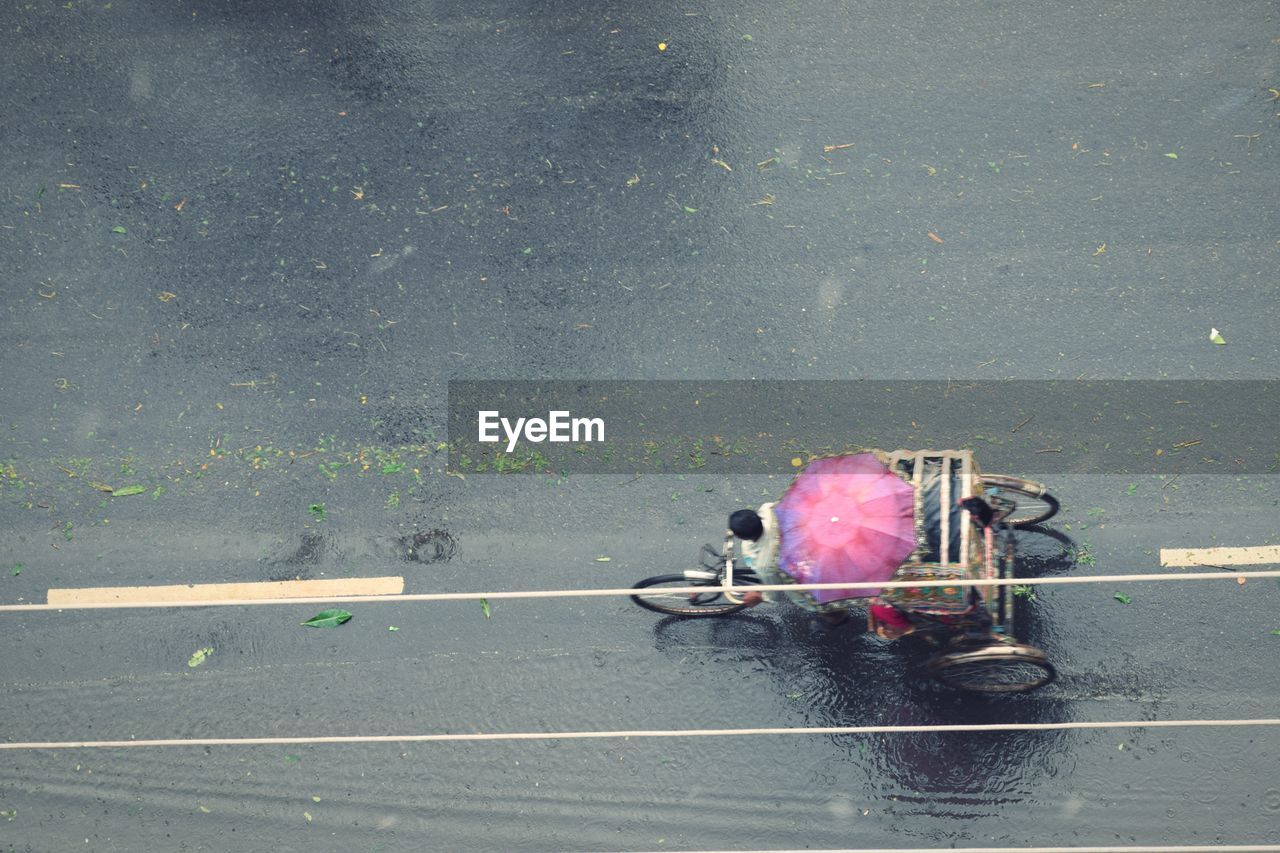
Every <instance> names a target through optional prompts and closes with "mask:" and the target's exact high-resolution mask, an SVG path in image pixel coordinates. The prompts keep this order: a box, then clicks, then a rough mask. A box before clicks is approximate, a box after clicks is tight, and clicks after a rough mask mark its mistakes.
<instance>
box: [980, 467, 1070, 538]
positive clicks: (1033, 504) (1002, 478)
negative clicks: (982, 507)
mask: <svg viewBox="0 0 1280 853" xmlns="http://www.w3.org/2000/svg"><path fill="white" fill-rule="evenodd" d="M982 488H983V490H984V491H985V492H986V493H987V494H988V495H994V496H995V497H997V498H1000V499H1002V500H1005V501H1010V502H1012V503H1013V504H1014V505H1015V506H1014V508H1013V512H1011V513H1009V515H1007V516H1006V517H1005V519H1004V520H1005V522H1006V523H1007V524H1010V525H1012V526H1013V527H1029V526H1031V525H1032V524H1039V523H1040V522H1042V521H1047V520H1049V519H1050V518H1053V517H1054V516H1055V515H1057V514H1058V499H1057V498H1055V497H1054V496H1053V495H1051V494H1049V492H1048V491H1046V490H1045V487H1044V484H1042V483H1037V482H1034V481H1032V480H1024V479H1023V478H1021V477H1010V476H1008V475H1007V474H983V475H982ZM993 490H994V491H993Z"/></svg>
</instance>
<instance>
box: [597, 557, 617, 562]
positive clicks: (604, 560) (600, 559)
mask: <svg viewBox="0 0 1280 853" xmlns="http://www.w3.org/2000/svg"><path fill="white" fill-rule="evenodd" d="M612 559H613V557H596V562H597V563H607V562H609V561H610V560H612Z"/></svg>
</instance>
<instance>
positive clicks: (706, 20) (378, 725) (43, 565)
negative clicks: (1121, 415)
mask: <svg viewBox="0 0 1280 853" xmlns="http://www.w3.org/2000/svg"><path fill="white" fill-rule="evenodd" d="M1277 39H1280V15H1277V12H1276V10H1275V7H1274V6H1273V5H1272V4H1267V3H1252V4H1243V5H1241V6H1239V7H1237V8H1234V9H1232V10H1231V11H1230V12H1229V13H1224V12H1223V11H1222V10H1219V9H1212V8H1209V7H1208V6H1203V5H1195V4H1173V5H1168V4H1131V5H1127V6H1124V7H1123V8H1116V7H1114V6H1113V5H1111V4H1103V3H1081V4H1074V5H1069V6H1068V5H1059V6H1055V7H1052V8H1047V9H1046V8H1036V9H1033V8H1030V7H1024V6H1021V5H1017V4H1001V3H983V4H976V5H961V4H956V5H929V6H926V5H923V4H921V5H913V6H902V5H883V6H882V5H877V4H852V3H844V4H812V3H805V4H800V5H798V6H787V7H781V6H777V5H766V4H750V3H749V4H745V5H744V4H737V5H735V6H733V7H732V8H730V7H725V8H715V7H707V6H696V5H695V6H691V7H682V6H669V5H659V6H655V7H650V8H648V9H646V10H636V9H632V8H629V7H627V6H622V5H604V6H600V5H591V6H576V5H571V4H564V3H559V4H551V5H548V6H543V7H539V8H537V9H536V10H535V9H532V8H526V7H524V6H520V5H518V4H502V3H471V4H456V5H453V6H450V7H447V8H446V7H440V6H426V5H415V4H408V3H370V4H361V5H359V6H358V7H357V6H352V5H339V4H305V5H304V4H292V5H291V4H270V5H266V6H257V5H250V4H234V3H231V4H219V5H209V6H206V5H203V4H200V3H190V2H183V3H178V4H141V3H131V2H118V0H113V2H112V3H101V2H95V3H88V4H82V3H79V2H73V3H70V4H65V5H64V4H55V3H48V4H44V3H33V4H18V5H10V6H8V7H6V8H5V9H4V10H3V11H0V55H3V56H4V57H5V59H4V61H3V64H2V66H0V75H2V76H0V80H3V82H4V84H5V85H4V86H3V87H0V116H2V117H3V120H2V122H0V143H2V144H0V187H2V188H3V189H2V192H3V193H4V195H3V200H2V201H0V272H2V273H3V281H4V284H5V286H4V288H3V291H2V292H0V311H2V312H3V313H2V315H0V316H2V317H3V319H2V321H0V344H2V347H0V353H3V356H2V357H3V382H0V412H2V413H3V419H4V423H5V425H6V426H5V432H4V437H3V441H2V444H0V457H2V458H3V463H2V464H3V466H4V467H3V471H2V472H0V474H2V476H0V498H2V500H0V547H2V549H3V551H2V554H3V559H4V560H5V562H6V565H4V566H3V568H4V571H3V572H2V573H0V590H2V591H0V600H3V601H4V602H5V603H18V602H31V601H42V600H43V599H44V595H45V592H46V590H48V589H49V588H53V587H73V586H102V585H125V584H152V583H198V582H213V581H227V580H268V579H287V578H293V577H342V576H350V575H384V574H403V575H404V576H405V578H406V583H407V587H408V591H410V592H425V591H454V590H480V589H512V588H563V587H573V586H605V585H609V586H613V585H620V584H626V583H630V582H631V581H634V580H636V579H638V578H640V577H643V576H645V575H648V574H653V573H657V572H661V571H667V570H671V569H673V568H676V567H679V566H681V565H683V564H686V563H687V562H689V561H691V560H692V559H693V558H694V556H695V555H696V549H697V546H698V545H699V544H701V543H702V542H707V541H713V540H714V539H715V537H716V535H717V534H718V532H719V530H720V526H721V524H722V521H721V519H722V518H723V516H724V514H725V513H726V512H727V511H729V510H732V509H734V508H736V507H738V506H741V505H746V504H748V503H752V502H758V501H760V500H762V499H763V498H764V497H772V496H776V495H777V494H778V493H779V492H780V491H781V489H782V487H783V486H784V482H783V481H781V480H778V479H772V480H771V479H767V478H763V477H746V476H743V477H724V476H711V475H695V474H690V475H687V476H682V475H674V474H665V475H659V474H646V475H645V476H643V477H641V478H640V479H638V480H637V479H633V478H632V477H627V476H612V475H611V476H586V475H581V476H580V475H570V476H569V477H567V478H565V477H558V476H551V475H540V476H527V477H525V476H518V477H492V476H489V477H486V476H478V475H473V476H468V477H467V478H466V479H460V478H458V477H454V476H449V475H448V474H446V473H445V468H446V459H445V457H444V454H443V453H439V452H437V451H436V450H435V448H436V447H437V446H438V443H439V442H440V441H441V440H443V439H444V438H445V435H444V433H443V429H444V426H443V425H444V408H445V406H444V394H445V387H446V386H445V383H446V382H447V381H448V380H449V379H454V378H513V377H516V378H518V377H550V378H579V377H591V378H629V379H647V378H690V377H695V378H703V379H715V378H752V377H758V378H770V379H790V378H833V379H852V378H861V377H876V378H889V377H915V378H924V379H943V378H950V377H954V378H975V379H1000V378H1020V379H1047V378H1055V379H1057V378H1068V379H1069V378H1074V377H1077V376H1082V377H1088V378H1135V379H1156V378H1199V379H1215V378H1232V379H1239V378H1275V377H1276V375H1277V373H1278V372H1280V371H1278V368H1280V350H1278V347H1277V343H1276V340H1277V338H1276V336H1275V334H1274V329H1275V328H1276V326H1277V322H1276V321H1277V305H1278V304H1280V303H1278V302H1277V299H1276V296H1277V293H1276V283H1275V269H1276V261H1277V252H1278V251H1280V245H1278V243H1277V233H1276V228H1275V223H1276V221H1277V208H1278V207H1280V204H1278V203H1277V199H1280V177H1278V176H1280V170H1277V168H1276V153H1275V152H1276V149H1275V136H1276V127H1277V121H1278V119H1277V117H1276V114H1277V112H1278V111H1280V104H1277V103H1276V102H1275V101H1274V99H1273V95H1274V94H1275V93H1274V92H1273V91H1269V89H1271V88H1273V87H1277V86H1280V61H1278V57H1280V45H1278V44H1277ZM659 43H665V44H666V45H667V49H666V50H665V51H660V50H659V49H658V44H659ZM1171 155H1176V156H1171ZM931 234H932V235H933V236H932V237H931V236H930V235H931ZM934 237H936V238H937V239H934ZM1211 327H1214V328H1217V329H1219V330H1220V331H1221V332H1222V333H1223V335H1224V337H1225V338H1226V340H1227V345H1226V346H1214V345H1212V344H1211V343H1209V340H1208V337H1209V329H1210V328H1211ZM365 466H368V467H365ZM1011 473H1018V472H1011ZM94 484H99V485H106V486H113V487H115V488H121V487H123V486H126V485H135V484H137V485H144V486H146V492H145V493H143V494H138V495H133V496H129V497H108V496H107V494H106V493H105V492H103V491H101V490H100V489H99V488H97V487H95V485H94ZM1050 485H1051V486H1052V488H1053V490H1054V491H1055V492H1056V493H1057V494H1058V495H1059V496H1060V497H1061V498H1062V500H1063V503H1064V512H1063V515H1062V516H1061V518H1060V519H1059V520H1058V522H1057V523H1056V524H1055V530H1056V535H1057V536H1058V539H1053V538H1049V537H1040V538H1039V539H1038V540H1032V541H1029V542H1028V543H1027V548H1028V553H1029V555H1030V558H1029V559H1028V561H1027V563H1026V564H1025V568H1026V570H1027V571H1029V572H1055V573H1066V572H1080V573H1110V572H1125V571H1144V570H1154V569H1155V568H1156V567H1157V565H1158V557H1157V555H1158V549H1159V548H1161V547H1193V546H1204V545H1213V544H1236V545H1250V544H1272V543H1274V542H1275V541H1276V540H1275V535H1274V521H1275V517H1276V503H1277V500H1278V499H1280V494H1278V493H1277V491H1278V489H1277V486H1278V484H1277V483H1276V479H1275V477H1274V476H1273V475H1272V476H1262V475H1256V476H1242V477H1234V476H1230V475H1223V474H1218V475H1208V476H1182V477H1180V478H1179V479H1178V480H1177V481H1176V482H1169V481H1167V480H1160V479H1159V478H1141V477H1135V476H1127V475H1120V474H1117V475H1109V476H1107V475H1090V476H1082V475H1077V476H1065V475H1064V476H1062V477H1060V478H1057V479H1056V480H1054V481H1053V482H1051V484H1050ZM319 505H323V519H321V518H320V517H319V516H320V515H321V513H320V512H319V511H315V510H311V509H310V508H311V507H313V506H319ZM1067 547H1070V548H1071V549H1072V550H1070V551H1067V550H1066V548H1067ZM598 556H610V557H611V558H612V559H611V561H610V562H608V563H601V562H597V561H596V559H595V558H596V557H598ZM1117 591H1120V590H1113V589H1111V588H1109V587H1106V586H1098V587H1092V586H1078V587H1058V588H1054V589H1051V590H1045V591H1042V592H1039V593H1038V594H1037V599H1036V601H1035V602H1028V603H1026V604H1025V605H1024V608H1023V609H1024V610H1025V611H1026V612H1025V613H1024V614H1023V615H1024V616H1025V617H1026V618H1025V619H1024V622H1025V623H1026V625H1027V627H1026V630H1025V636H1024V637H1023V639H1025V640H1027V641H1028V642H1031V643H1034V644H1036V645H1039V646H1041V647H1043V648H1045V649H1046V650H1047V651H1048V652H1049V653H1050V655H1051V657H1052V658H1053V660H1054V661H1055V662H1056V663H1057V664H1058V666H1059V669H1060V671H1061V678H1060V681H1059V683H1058V684H1055V685H1054V686H1052V687H1050V688H1048V689H1046V690H1044V691H1041V692H1040V693H1037V694H1035V695H1032V696H1026V697H1019V698H1016V699H1012V700H1002V701H1000V702H990V701H976V700H972V699H960V698H957V697H956V696H953V695H950V694H946V693H941V692H938V691H935V690H933V689H932V688H930V687H928V685H927V684H926V683H925V682H924V681H923V680H922V679H920V678H919V672H918V667H919V657H918V656H917V655H913V654H912V652H911V649H910V647H909V646H905V645H904V646H886V645H882V644H880V643H879V642H878V641H876V640H873V639H871V638H869V637H866V636H865V635H862V634H860V633H859V632H858V631H857V630H854V629H846V630H844V631H842V632H839V633H837V634H828V633H825V632H822V631H818V630H816V629H813V628H812V627H811V626H810V625H809V624H808V623H807V622H806V621H805V620H804V619H803V618H801V616H800V614H798V613H796V612H794V611H788V610H786V609H785V608H783V607H777V608H773V609H769V610H765V609H761V610H757V611H754V612H752V613H751V614H750V615H748V616H745V617H738V618H735V619H732V620H724V621H719V622H715V623H710V624H708V623H698V624H690V623H679V622H667V621H664V620H662V619H660V618H658V617H656V615H655V614H650V613H647V612H642V611H640V610H638V609H636V608H634V607H633V606H631V605H630V604H629V603H627V602H624V601H615V600H603V599H597V600H587V599H571V600H566V601H557V602H527V603H519V604H517V603H507V602H496V603H494V604H493V607H492V612H491V614H490V615H491V618H489V619H486V618H485V616H484V614H483V613H482V612H481V611H480V608H479V607H478V606H477V605H475V604H474V603H466V604H440V605H436V604H432V605H415V606H409V605H397V604H379V605H361V606H360V607H358V608H356V609H355V614H356V615H355V618H354V619H353V620H352V621H351V622H350V623H348V624H347V625H345V626H343V627H342V628H340V629H337V630H333V631H319V630H310V629H304V628H301V627H299V626H298V624H297V623H298V622H299V621H301V620H302V619H305V618H306V617H308V616H310V615H312V612H313V611H314V609H315V608H313V607H302V606H299V607H288V608H245V609H236V610H229V609H210V610H195V611H177V612H156V613H145V612H134V611H121V612H114V613H83V612H81V613H75V612H68V613H63V614H23V615H14V614H3V616H4V623H5V627H6V630H5V631H4V632H3V635H2V636H3V639H0V682H2V684H3V690H2V691H0V718H2V719H3V720H4V723H3V725H4V735H3V737H4V739H5V740H7V741H27V740H76V739H89V738H93V739H110V738H128V737H138V738H162V737H218V736H228V737H234V736H249V735H264V736H273V735H280V736H292V735H312V734H314V735H325V734H342V733H362V734H363V733H367V734H386V733H400V732H404V733H423V732H437V731H441V732H443V731H534V730H548V731H552V730H576V729H596V728H598V729H625V728H665V727H671V728H691V727H692V728H700V727H708V726H798V725H840V724H849V725H852V724H859V723H873V722H882V723H894V724H897V723H916V722H957V721H976V722H993V721H1006V720H1007V721H1041V720H1070V719H1096V720H1104V719H1145V718H1152V719H1157V718H1159V719H1173V718H1179V717H1196V718H1201V717H1204V718H1208V717H1249V716H1257V717H1261V716H1274V704H1275V703H1274V697H1275V695H1276V690H1277V687H1278V686H1280V679H1277V676H1276V673H1275V669H1274V666H1273V661H1274V649H1272V648H1270V645H1271V644H1273V643H1275V642H1280V639H1277V638H1276V637H1273V636H1271V634H1270V631H1272V630H1275V629H1280V620H1278V619H1277V617H1276V615H1275V614H1276V600H1277V587H1276V586H1275V585H1273V584H1270V583H1264V582H1250V583H1249V584H1246V585H1245V586H1242V587H1241V586H1237V585H1236V584H1233V583H1229V582H1228V583H1226V584H1222V585H1217V584H1214V585H1192V584H1165V585H1161V586H1155V585H1132V586H1126V587H1125V588H1124V590H1123V592H1125V593H1126V594H1127V595H1129V597H1130V598H1131V600H1132V603H1131V604H1129V605H1123V604H1121V603H1120V602H1119V601H1117V600H1116V599H1115V598H1113V594H1114V593H1115V592H1117ZM390 626H395V627H397V628H398V629H399V630H398V631H394V632H392V631H389V630H388V628H389V627H390ZM205 647H212V648H214V649H215V652H214V654H213V655H212V656H211V657H210V659H209V660H208V661H207V662H206V663H204V664H203V665H201V666H200V667H198V668H190V667H188V666H187V661H188V658H189V657H190V655H191V653H192V652H193V651H195V650H196V649H200V648H205ZM1278 750H1280V739H1278V738H1277V736H1276V734H1275V733H1274V732H1273V731H1271V730H1269V729H1257V730H1254V729H1233V730H1215V729H1206V730H1196V731H1193V732H1168V731H1154V730H1151V731H1141V730H1139V731H1134V730H1118V731H1102V732H1093V733H1069V734H1055V735H1034V736H1033V735H1022V734H1019V735H1010V736H996V735H986V736H955V737H952V736H939V737H900V736H893V737H888V738H836V739H830V738H816V737H778V738H761V739H752V740H747V739H741V740H737V739H735V740H725V739H708V740H698V741H676V740H672V741H640V742H636V741H616V742H615V741H599V742H587V743H563V744H555V743H540V742H534V743H525V744H466V745H403V746H396V745H383V746H342V747H306V748H281V749H274V748H269V747H262V748H216V749H208V750H206V749H166V750H127V751H125V750H121V751H104V752H97V751H94V752H91V751H68V752H18V753H6V754H5V761H4V762H3V763H2V764H0V812H4V817H5V818H6V819H5V820H3V821H0V847H3V849H13V850H40V851H45V850H49V851H58V850H68V849H72V848H74V849H85V850H142V849H156V850H180V849H186V850H275V851H279V850H302V849H334V850H337V849H349V850H388V851H389V850H420V849H432V850H468V849H474V850H507V849H530V850H535V849H536V850H544V849H545V850H562V849H595V850H636V849H664V848H665V849H698V848H703V849H705V848H711V847H716V848H741V849H748V848H781V847H800V846H806V845H810V846H817V847H874V846H924V847H929V846H946V845H952V844H954V845H958V846H966V845H968V846H973V845H979V844H998V845H1011V846H1016V845H1031V844H1039V845H1053V844H1108V843H1116V844H1126V843H1132V844H1143V843H1145V844H1152V843H1168V844H1196V843H1199V844H1211V843H1216V842H1223V843H1225V842H1236V843H1266V842H1273V843H1274V842H1275V841H1276V837H1275V830H1274V827H1275V825H1276V822H1277V821H1276V817H1277V813H1278V811H1280V790H1278V789H1277V783H1276V781H1275V774H1274V767H1275V761H1276V754H1277V751H1278ZM316 798H318V800H317V799H316Z"/></svg>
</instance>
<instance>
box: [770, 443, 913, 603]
mask: <svg viewBox="0 0 1280 853" xmlns="http://www.w3.org/2000/svg"><path fill="white" fill-rule="evenodd" d="M914 506H915V491H914V489H913V488H912V486H911V484H910V483H908V482H906V481H905V480H903V479H902V478H901V477H898V476H897V475H896V474H894V473H893V472H892V471H890V470H889V469H888V467H887V466H885V464H884V463H883V462H881V461H880V460H879V459H877V458H876V457H875V455H874V454H871V453H858V454H855V455H849V456H833V457H830V458H827V459H818V460H816V461H814V462H811V463H810V464H809V465H808V467H806V468H805V469H804V471H802V472H801V473H800V474H799V475H798V476H797V477H796V478H795V480H794V481H793V482H792V484H791V487H790V488H788V489H787V493H786V494H785V495H783V497H782V500H781V501H779V502H778V505H777V507H776V508H775V511H776V512H777V515H778V525H779V532H780V533H781V538H782V547H781V550H780V552H779V557H778V562H779V568H781V569H782V571H783V572H785V573H786V574H788V575H790V576H791V577H792V578H794V579H795V580H796V582H797V583H842V582H850V583H852V582H863V581H867V582H869V581H887V580H889V578H891V577H892V576H893V573H894V572H895V571H896V570H897V568H898V567H899V566H900V565H902V561H903V560H905V559H906V558H907V557H908V556H909V555H910V554H911V552H912V551H913V550H914V549H915V547H916V539H915V523H914V522H915V514H914ZM811 592H812V594H813V596H814V598H815V599H816V600H817V601H818V603H819V604H824V603H826V602H829V601H837V600H839V599H843V598H859V597H866V596H874V595H876V594H878V592H879V591H878V590H874V589H815V590H811Z"/></svg>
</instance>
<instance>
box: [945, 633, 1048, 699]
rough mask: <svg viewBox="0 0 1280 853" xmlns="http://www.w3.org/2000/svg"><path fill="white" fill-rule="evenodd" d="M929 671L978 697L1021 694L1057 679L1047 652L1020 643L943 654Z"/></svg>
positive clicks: (951, 684)
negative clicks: (978, 695)
mask: <svg viewBox="0 0 1280 853" xmlns="http://www.w3.org/2000/svg"><path fill="white" fill-rule="evenodd" d="M928 668H929V674H930V675H932V676H933V677H934V678H936V679H938V681H941V682H942V683H943V684H945V685H947V686H948V687H954V688H956V689H958V690H970V691H973V692H976V693H1022V692H1025V691H1027V690H1035V689H1036V688H1037V687H1043V686H1044V685H1046V684H1048V683H1049V682H1051V681H1053V679H1054V678H1055V677H1056V676H1057V671H1056V670H1055V669H1054V668H1053V664H1051V663H1049V659H1048V657H1047V656H1046V655H1045V653H1044V652H1042V651H1040V649H1037V648H1036V647H1035V646H1025V645H1022V644H1021V643H1008V644H1006V643H993V644H992V645H989V646H984V647H981V648H969V649H959V650H957V651H953V652H944V653H943V654H940V655H938V656H937V657H935V658H933V659H932V660H930V661H929V663H928Z"/></svg>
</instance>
